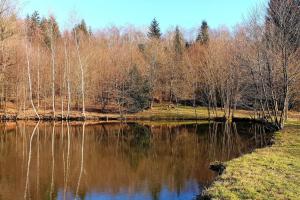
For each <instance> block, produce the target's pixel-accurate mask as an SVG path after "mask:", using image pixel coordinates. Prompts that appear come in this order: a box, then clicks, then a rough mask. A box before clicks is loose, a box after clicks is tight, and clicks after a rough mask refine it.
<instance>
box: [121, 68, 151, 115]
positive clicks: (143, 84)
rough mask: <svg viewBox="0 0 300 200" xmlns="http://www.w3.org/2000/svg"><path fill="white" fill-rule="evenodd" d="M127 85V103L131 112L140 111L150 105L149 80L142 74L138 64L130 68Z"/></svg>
mask: <svg viewBox="0 0 300 200" xmlns="http://www.w3.org/2000/svg"><path fill="white" fill-rule="evenodd" d="M125 85H126V88H125V94H126V99H125V105H126V107H127V108H128V111H129V112H138V111H140V110H143V109H145V108H147V107H149V99H150V86H149V82H148V80H146V79H145V78H144V77H143V76H142V75H141V73H140V71H139V70H138V68H137V66H135V65H134V66H133V67H132V68H131V69H130V71H129V74H128V80H127V81H126V84H125Z"/></svg>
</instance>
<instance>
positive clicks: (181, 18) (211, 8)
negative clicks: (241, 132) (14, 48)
mask: <svg viewBox="0 0 300 200" xmlns="http://www.w3.org/2000/svg"><path fill="white" fill-rule="evenodd" d="M20 1H21V15H22V16H26V14H28V13H32V12H33V11H34V10H37V11H39V12H40V14H41V15H42V16H47V15H48V14H49V13H52V14H54V16H55V17H56V18H57V20H58V22H59V24H60V26H61V27H67V26H68V24H70V23H69V19H70V16H71V15H73V16H74V13H76V18H77V19H81V18H84V19H85V21H86V22H87V24H88V25H89V26H91V27H92V28H93V30H97V29H99V28H103V27H107V26H111V25H117V26H125V25H128V24H131V25H135V26H137V27H147V26H148V25H149V23H150V22H151V20H152V19H153V18H154V17H156V18H157V20H158V21H159V23H160V26H161V29H162V31H166V30H167V29H168V28H170V27H174V26H176V25H179V26H181V27H183V28H185V29H191V28H194V27H198V26H199V25H200V24H201V21H202V20H206V21H207V22H208V24H209V26H210V27H212V28H217V27H219V26H223V25H226V26H228V27H229V28H232V27H233V26H234V25H235V24H237V23H239V22H241V21H242V20H243V16H247V15H248V13H249V12H250V10H251V9H252V8H253V7H255V6H256V5H257V4H263V3H266V2H267V0H20Z"/></svg>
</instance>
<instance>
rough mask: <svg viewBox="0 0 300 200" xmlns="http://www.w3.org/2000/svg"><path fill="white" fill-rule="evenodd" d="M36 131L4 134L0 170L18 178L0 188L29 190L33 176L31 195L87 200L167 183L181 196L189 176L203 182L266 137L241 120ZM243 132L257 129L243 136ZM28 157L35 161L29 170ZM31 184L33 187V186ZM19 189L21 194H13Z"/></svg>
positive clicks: (156, 191)
mask: <svg viewBox="0 0 300 200" xmlns="http://www.w3.org/2000/svg"><path fill="white" fill-rule="evenodd" d="M33 129H34V126H32V125H28V124H27V125H26V124H25V123H20V124H18V128H17V129H14V130H10V132H8V133H6V134H2V135H1V136H0V137H1V148H0V151H1V154H0V155H1V158H2V159H0V162H1V160H5V161H6V164H5V165H0V169H1V170H2V171H6V170H7V171H8V173H11V174H13V176H16V177H20V178H18V179H15V180H13V182H11V183H9V184H8V183H7V182H2V181H3V180H0V187H1V186H3V185H4V187H3V191H10V190H11V189H10V188H19V186H20V185H21V186H22V188H24V185H25V186H26V182H27V181H26V179H28V189H27V191H28V194H30V197H31V198H32V199H44V198H49V197H50V198H52V199H54V198H57V197H58V196H57V195H58V192H61V196H60V197H61V198H63V199H70V198H81V197H82V198H83V197H84V196H85V194H86V192H87V191H91V190H93V191H97V192H108V193H111V194H116V193H118V192H120V191H122V192H124V189H127V190H128V192H129V193H134V192H136V191H140V192H144V193H149V194H150V195H151V196H152V197H153V199H155V198H158V197H159V195H160V193H161V190H162V188H163V187H166V186H167V187H168V188H169V190H170V191H173V192H175V193H178V194H179V193H181V191H183V190H184V189H185V187H186V182H187V181H188V180H197V181H199V182H201V183H202V184H204V185H205V184H208V183H209V182H210V181H211V180H212V179H213V178H214V173H213V172H211V171H210V170H209V169H208V165H209V162H210V161H212V160H226V159H228V158H231V157H232V156H233V157H234V156H236V155H239V154H241V153H244V152H247V150H248V149H250V147H251V146H250V145H251V144H252V143H253V142H254V143H255V144H260V138H262V137H263V136H264V134H263V132H262V131H261V130H263V129H261V128H260V127H259V126H257V127H255V126H247V127H246V128H244V129H242V132H241V131H240V129H241V128H240V127H239V126H238V125H237V124H222V123H211V124H209V125H208V124H204V125H202V124H198V125H185V126H165V125H164V126H141V125H138V124H101V125H82V124H78V125H72V126H69V124H68V123H65V124H64V126H62V124H61V123H56V125H55V126H54V125H52V126H51V125H49V124H45V123H42V124H40V126H39V128H38V129H37V132H36V133H37V135H35V136H34V137H31V136H32V135H31V134H29V133H33ZM1 130H2V129H1ZM3 130H4V129H3ZM237 130H238V131H237ZM25 131H26V132H25ZM246 131H251V132H253V133H254V134H253V135H250V136H249V134H248V135H245V133H243V132H246ZM249 138H250V139H249ZM30 146H31V147H30ZM4 151H5V152H4ZM29 152H31V153H29ZM29 155H31V156H29ZM28 158H30V160H31V161H30V163H31V164H30V173H29V174H28V175H27V172H29V170H27V169H28ZM2 162H3V161H2ZM33 163H36V164H33ZM9 166H14V167H9ZM10 168H12V169H10ZM26 177H28V178H26ZM11 181H12V180H11ZM33 184H36V189H35V190H36V191H34V187H29V186H30V185H33ZM5 185H7V186H5ZM1 188H2V187H1ZM1 190H2V189H1ZM25 191H26V190H25ZM21 193H23V194H24V190H23V191H22V192H21ZM5 194H10V193H9V192H6V193H5ZM18 194H19V192H18V191H16V192H15V193H14V194H11V195H18ZM45 194H47V196H45ZM27 197H29V196H28V195H27ZM20 198H22V197H19V196H14V197H13V198H9V197H8V198H6V199H20Z"/></svg>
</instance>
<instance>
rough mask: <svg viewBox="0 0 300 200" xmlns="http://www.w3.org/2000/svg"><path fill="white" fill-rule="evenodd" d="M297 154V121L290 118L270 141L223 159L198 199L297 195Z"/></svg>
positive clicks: (299, 148)
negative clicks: (232, 157)
mask: <svg viewBox="0 0 300 200" xmlns="http://www.w3.org/2000/svg"><path fill="white" fill-rule="evenodd" d="M297 155H298V156H297ZM299 155H300V121H299V120H292V121H290V122H287V124H286V128H284V129H283V130H280V131H277V132H275V137H274V144H273V145H271V146H267V147H264V148H262V149H256V150H255V151H254V152H252V153H250V154H245V155H243V156H241V157H239V158H236V159H233V160H230V161H228V162H225V163H224V164H225V166H226V169H225V170H224V172H223V173H222V174H221V175H220V176H218V177H217V178H216V180H215V181H214V182H213V183H212V185H211V186H210V187H208V188H207V190H205V191H204V193H203V198H202V199H297V197H299V195H300V156H299ZM292 177H293V178H292ZM282 183H283V184H282Z"/></svg>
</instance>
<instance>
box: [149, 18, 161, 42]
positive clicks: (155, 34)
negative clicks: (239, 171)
mask: <svg viewBox="0 0 300 200" xmlns="http://www.w3.org/2000/svg"><path fill="white" fill-rule="evenodd" d="M160 37H161V33H160V28H159V23H158V21H157V20H156V18H154V19H153V20H152V22H151V25H150V27H149V32H148V38H149V39H160Z"/></svg>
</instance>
